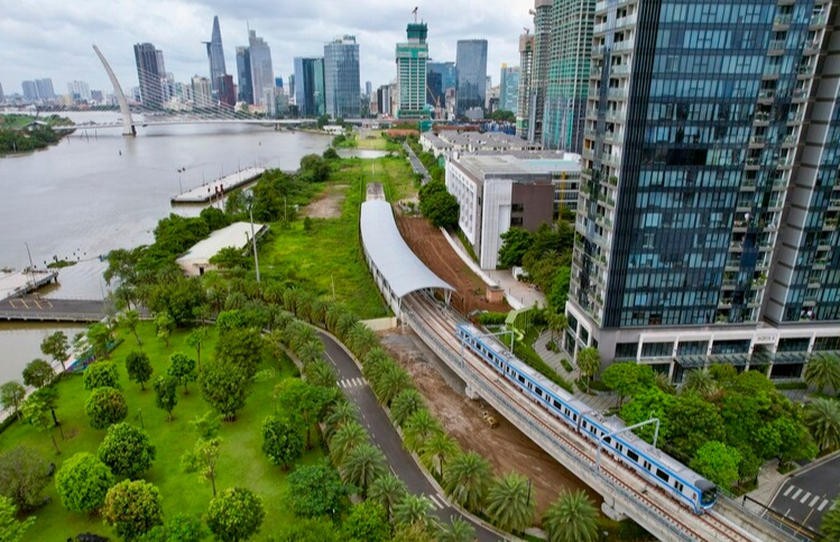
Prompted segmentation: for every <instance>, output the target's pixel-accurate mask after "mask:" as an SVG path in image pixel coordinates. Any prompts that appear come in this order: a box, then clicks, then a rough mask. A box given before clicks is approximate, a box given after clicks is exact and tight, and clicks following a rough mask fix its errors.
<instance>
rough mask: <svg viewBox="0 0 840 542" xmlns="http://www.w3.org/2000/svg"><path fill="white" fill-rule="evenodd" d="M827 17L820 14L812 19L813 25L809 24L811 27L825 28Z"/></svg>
mask: <svg viewBox="0 0 840 542" xmlns="http://www.w3.org/2000/svg"><path fill="white" fill-rule="evenodd" d="M826 20H827V19H826V16H825V14H823V13H819V14H817V15H814V16H812V17H811V23H810V24H809V26H810V27H812V28H813V27H815V26H825V22H826Z"/></svg>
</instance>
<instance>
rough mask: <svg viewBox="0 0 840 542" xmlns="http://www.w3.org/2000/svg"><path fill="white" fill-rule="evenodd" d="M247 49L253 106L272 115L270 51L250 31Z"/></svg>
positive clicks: (272, 70)
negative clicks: (248, 52)
mask: <svg viewBox="0 0 840 542" xmlns="http://www.w3.org/2000/svg"><path fill="white" fill-rule="evenodd" d="M248 49H249V51H250V54H251V85H252V86H251V88H252V91H253V93H254V105H256V106H258V107H260V108H262V109H263V110H264V111H265V112H266V113H268V114H270V115H273V114H274V111H275V109H276V103H275V100H274V94H275V91H274V67H273V66H272V63H271V49H270V48H269V47H268V44H267V43H266V42H265V40H264V39H262V38H260V37H258V36H257V33H256V32H255V31H254V30H251V31H250V33H249V35H248Z"/></svg>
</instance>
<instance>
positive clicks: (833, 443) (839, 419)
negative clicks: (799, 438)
mask: <svg viewBox="0 0 840 542" xmlns="http://www.w3.org/2000/svg"><path fill="white" fill-rule="evenodd" d="M805 425H806V426H807V427H808V430H809V431H810V432H811V436H813V437H814V442H816V443H817V446H819V448H820V452H824V451H826V450H836V449H837V448H840V402H838V401H836V400H834V399H814V401H813V402H812V403H811V404H809V405H808V406H807V407H806V408H805Z"/></svg>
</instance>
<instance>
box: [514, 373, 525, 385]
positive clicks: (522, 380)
mask: <svg viewBox="0 0 840 542" xmlns="http://www.w3.org/2000/svg"><path fill="white" fill-rule="evenodd" d="M516 378H518V379H519V381H520V382H522V383H523V384H524V383H525V379H524V378H522V375H516Z"/></svg>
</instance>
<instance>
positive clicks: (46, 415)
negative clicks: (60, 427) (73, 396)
mask: <svg viewBox="0 0 840 542" xmlns="http://www.w3.org/2000/svg"><path fill="white" fill-rule="evenodd" d="M50 410H51V409H50V405H49V404H47V403H46V402H45V401H44V400H43V399H42V398H41V396H39V395H38V394H32V395H31V396H30V397H29V399H27V400H26V402H25V403H24V404H23V417H24V419H25V420H27V421H28V422H29V423H31V424H32V425H34V426H35V427H36V428H37V429H38V431H48V432H49V433H50V439H51V440H52V443H53V447H54V448H55V453H56V455H60V454H61V450H60V449H59V447H58V441H56V440H55V433H53V431H52V428H53V427H55V426H56V423H55V416H54V415H50Z"/></svg>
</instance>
